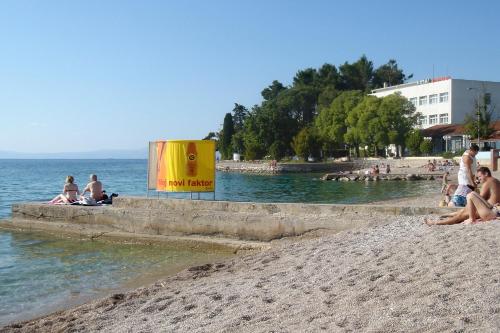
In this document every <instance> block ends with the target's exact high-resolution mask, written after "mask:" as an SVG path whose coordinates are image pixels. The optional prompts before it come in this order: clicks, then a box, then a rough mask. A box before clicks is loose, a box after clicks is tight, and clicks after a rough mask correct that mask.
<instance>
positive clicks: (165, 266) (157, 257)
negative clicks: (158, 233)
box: [0, 231, 230, 325]
mask: <svg viewBox="0 0 500 333" xmlns="http://www.w3.org/2000/svg"><path fill="white" fill-rule="evenodd" d="M229 255H230V254H229V252H212V253H208V252H205V251H203V252H193V251H192V250H187V249H184V250H183V249H178V248H172V247H170V248H169V247H166V246H160V245H157V246H152V245H148V246H147V245H129V244H117V243H106V242H102V241H79V240H75V239H65V238H58V237H53V236H47V235H44V234H41V233H18V232H4V231H0V325H1V324H6V323H8V322H12V321H15V320H21V319H26V318H31V317H34V316H37V315H41V314H45V313H48V312H51V311H54V310H56V309H59V308H62V307H65V306H68V305H75V304H78V303H81V302H83V301H86V300H88V299H90V298H93V297H96V296H100V295H103V294H106V293H109V292H111V291H113V290H115V289H119V288H120V287H121V286H123V285H124V284H128V286H129V287H130V286H133V284H134V283H132V284H131V283H130V281H133V280H134V279H138V280H136V283H137V282H138V281H142V282H144V281H149V280H148V278H147V276H143V275H144V273H145V272H149V273H150V274H155V276H158V275H161V274H168V273H172V272H174V271H176V270H177V269H179V268H181V267H186V266H189V265H193V264H196V263H202V262H211V261H214V260H217V259H220V258H224V257H227V256H229ZM139 278H140V279H139Z"/></svg>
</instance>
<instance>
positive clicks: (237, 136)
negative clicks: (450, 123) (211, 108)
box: [205, 55, 419, 160]
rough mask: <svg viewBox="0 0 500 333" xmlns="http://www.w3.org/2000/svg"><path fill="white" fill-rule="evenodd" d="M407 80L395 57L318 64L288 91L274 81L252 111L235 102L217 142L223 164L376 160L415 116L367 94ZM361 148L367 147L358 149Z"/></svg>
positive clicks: (404, 137)
mask: <svg viewBox="0 0 500 333" xmlns="http://www.w3.org/2000/svg"><path fill="white" fill-rule="evenodd" d="M411 77H412V75H409V76H407V75H406V74H405V73H404V72H403V70H402V69H400V68H399V67H398V64H397V62H396V61H395V60H389V61H388V62H387V63H386V64H383V65H381V66H379V67H378V68H374V66H373V62H372V61H370V60H368V58H367V57H366V56H364V55H363V56H362V57H360V58H359V59H358V60H357V61H356V62H354V63H348V62H345V63H344V64H342V65H340V66H338V68H337V67H336V66H334V65H332V64H328V63H326V64H324V65H323V66H321V67H320V68H318V69H315V68H306V69H303V70H299V71H298V72H297V73H296V74H295V76H294V78H293V83H292V84H291V85H290V86H285V85H283V84H282V83H281V82H279V81H277V80H274V81H273V82H272V83H271V84H270V85H269V86H268V87H266V88H264V89H263V90H262V92H261V95H262V98H263V100H262V102H261V103H260V105H254V106H253V107H252V108H251V110H248V109H247V108H246V107H245V106H243V105H241V104H238V103H235V106H234V108H233V110H232V112H229V113H226V115H225V117H224V121H223V125H222V129H221V130H220V131H219V132H217V133H215V132H211V133H209V134H208V135H207V136H206V137H205V139H216V140H217V147H218V150H219V151H220V152H221V154H222V158H223V159H230V158H231V157H232V153H233V152H235V153H240V154H242V155H244V157H245V159H247V160H254V159H262V158H264V157H270V158H272V159H276V160H281V159H282V158H284V157H285V156H293V155H297V156H299V157H301V158H303V159H307V158H308V157H310V156H311V157H314V158H316V159H319V158H322V157H328V156H337V155H338V154H343V155H345V152H346V149H350V150H351V151H352V153H353V154H355V155H356V156H360V155H361V153H363V154H368V155H372V156H377V155H378V154H379V153H380V150H381V149H383V148H384V147H386V146H387V145H389V144H395V145H397V146H400V147H402V148H403V151H404V148H405V146H406V143H407V141H408V138H409V136H410V135H411V133H412V132H413V131H412V129H413V127H414V126H415V125H416V124H417V121H418V116H419V115H418V114H417V113H416V112H415V107H414V106H413V105H412V104H411V103H409V102H408V100H407V99H406V98H404V97H402V96H401V95H398V94H392V95H389V96H386V97H383V98H377V97H375V96H372V95H368V94H369V93H370V91H371V90H372V89H376V88H380V87H382V86H384V84H388V85H396V84H401V83H404V82H405V81H406V80H407V79H409V78H411ZM365 147H368V149H364V148H365Z"/></svg>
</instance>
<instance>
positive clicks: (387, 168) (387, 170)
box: [385, 163, 391, 173]
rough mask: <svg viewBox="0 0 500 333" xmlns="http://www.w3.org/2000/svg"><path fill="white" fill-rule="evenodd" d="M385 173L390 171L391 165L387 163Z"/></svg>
mask: <svg viewBox="0 0 500 333" xmlns="http://www.w3.org/2000/svg"><path fill="white" fill-rule="evenodd" d="M385 173H391V166H390V165H389V163H387V165H386V167H385Z"/></svg>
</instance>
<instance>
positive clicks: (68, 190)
mask: <svg viewBox="0 0 500 333" xmlns="http://www.w3.org/2000/svg"><path fill="white" fill-rule="evenodd" d="M74 181H75V178H74V177H73V176H68V177H66V184H64V187H63V193H62V194H59V195H58V196H56V197H55V198H54V199H52V200H50V201H49V203H51V204H56V203H73V202H75V201H78V197H77V195H79V194H80V191H79V190H78V185H76V184H75V183H74Z"/></svg>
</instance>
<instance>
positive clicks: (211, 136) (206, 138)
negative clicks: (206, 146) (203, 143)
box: [203, 132, 217, 140]
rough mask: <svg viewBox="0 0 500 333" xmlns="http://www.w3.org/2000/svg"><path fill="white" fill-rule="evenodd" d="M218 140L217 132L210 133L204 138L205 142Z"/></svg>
mask: <svg viewBox="0 0 500 333" xmlns="http://www.w3.org/2000/svg"><path fill="white" fill-rule="evenodd" d="M216 138H217V135H216V134H215V132H209V133H208V134H207V136H205V137H204V138H203V140H215V139H216Z"/></svg>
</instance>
